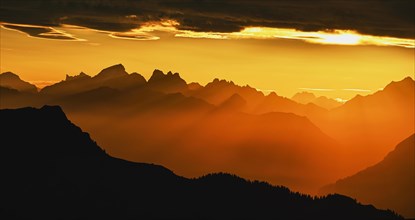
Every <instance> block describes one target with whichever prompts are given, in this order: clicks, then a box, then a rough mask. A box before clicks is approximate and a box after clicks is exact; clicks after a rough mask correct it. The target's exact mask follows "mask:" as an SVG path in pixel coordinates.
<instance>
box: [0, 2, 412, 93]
mask: <svg viewBox="0 0 415 220" xmlns="http://www.w3.org/2000/svg"><path fill="white" fill-rule="evenodd" d="M413 6H414V2H413V1H408V0H399V1H385V0H377V1H365V2H362V1H355V0H353V1H297V2H293V1H250V0H248V1H237V0H228V1H189V0H186V1H175V0H170V1H162V0H157V1H130V0H122V1H100V0H97V1H80V0H66V1H39V0H35V1H33V0H32V1H25V0H24V1H8V0H5V1H3V2H2V5H1V6H0V12H1V13H0V22H1V28H0V31H1V58H0V61H1V65H0V71H1V72H6V71H12V72H15V73H18V74H19V75H20V76H21V77H22V79H24V80H27V81H31V82H33V83H35V84H37V85H38V86H43V85H45V84H50V83H51V82H55V81H60V80H62V79H63V78H64V76H65V74H69V75H75V74H78V73H79V70H82V71H84V72H86V73H88V74H89V75H95V74H96V73H97V72H99V67H102V66H110V65H113V64H115V63H123V64H124V65H125V66H127V67H128V69H127V71H128V72H134V71H136V72H139V73H140V74H142V75H143V76H144V77H146V78H147V79H148V78H149V77H150V75H151V73H152V71H153V70H154V69H156V68H157V69H161V70H164V71H165V72H167V71H169V70H171V71H173V72H180V74H181V75H182V76H183V78H185V79H187V81H189V82H192V81H195V82H200V83H201V84H206V83H208V82H210V81H212V80H213V79H214V78H224V79H228V80H233V81H235V82H236V83H238V84H241V85H245V84H249V85H251V86H252V87H255V88H258V89H261V90H263V91H264V92H270V91H275V92H276V93H277V94H280V95H283V96H287V97H291V96H292V95H293V94H295V93H297V92H302V91H312V92H313V93H316V94H317V95H319V96H321V95H323V96H327V97H330V98H340V99H350V98H352V97H354V96H355V95H356V94H362V95H366V94H369V93H372V92H375V91H377V90H378V89H379V88H382V86H384V85H385V84H387V83H389V82H390V81H397V80H400V79H402V78H404V77H405V76H412V77H413V75H414V65H415V61H414V60H415V55H414V53H413V50H414V49H413V48H414V45H415V43H414V30H413V16H412V13H411V10H410V9H411V8H413Z"/></svg>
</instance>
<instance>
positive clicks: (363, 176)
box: [322, 135, 415, 218]
mask: <svg viewBox="0 0 415 220" xmlns="http://www.w3.org/2000/svg"><path fill="white" fill-rule="evenodd" d="M322 192H323V193H341V194H344V195H348V196H352V197H354V198H357V199H358V200H359V201H361V202H364V203H371V204H374V205H376V207H380V208H388V209H393V210H394V211H396V212H398V213H400V214H402V215H404V216H405V217H408V218H415V135H411V136H410V137H409V138H407V139H405V140H404V141H402V142H401V143H400V144H398V145H397V146H396V148H395V150H393V151H392V152H390V153H389V154H388V155H387V156H386V157H385V158H384V159H383V160H382V161H381V162H379V163H377V164H376V165H374V166H372V167H369V168H367V169H365V170H363V171H361V172H359V173H357V174H355V175H353V176H350V177H347V178H344V179H341V180H339V181H337V182H336V183H335V184H332V185H329V186H326V187H325V188H323V189H322Z"/></svg>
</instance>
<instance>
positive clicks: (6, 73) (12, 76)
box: [0, 72, 20, 79]
mask: <svg viewBox="0 0 415 220" xmlns="http://www.w3.org/2000/svg"><path fill="white" fill-rule="evenodd" d="M0 76H1V77H6V78H17V79H20V77H19V75H17V74H15V73H12V72H4V73H2V74H0Z"/></svg>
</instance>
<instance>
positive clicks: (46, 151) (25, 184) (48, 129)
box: [0, 106, 400, 219]
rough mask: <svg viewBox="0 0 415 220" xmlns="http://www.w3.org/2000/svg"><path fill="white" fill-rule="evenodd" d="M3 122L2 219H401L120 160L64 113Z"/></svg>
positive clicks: (41, 112)
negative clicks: (188, 176) (177, 173)
mask: <svg viewBox="0 0 415 220" xmlns="http://www.w3.org/2000/svg"><path fill="white" fill-rule="evenodd" d="M0 121H1V122H2V123H1V130H2V139H1V146H2V149H3V151H2V153H3V155H6V156H5V157H4V158H3V159H2V160H0V161H1V162H0V163H1V164H0V165H1V166H0V167H1V168H0V169H1V170H0V171H1V173H2V181H1V182H0V188H1V195H2V197H1V200H2V204H3V205H2V207H1V212H0V213H1V214H0V215H1V217H2V218H3V219H11V218H18V219H25V218H34V219H60V218H62V219H75V218H76V219H143V218H144V219H278V218H283V219H400V217H399V216H396V215H395V214H393V213H392V212H390V211H381V210H377V209H375V208H374V207H373V206H364V205H360V204H358V203H356V201H355V200H353V199H350V198H348V197H345V196H341V195H329V196H327V197H322V198H312V197H309V196H306V195H300V194H297V193H292V192H290V191H289V190H288V189H287V188H285V187H273V186H271V185H268V184H266V183H261V182H248V181H246V180H244V179H241V178H238V177H236V176H232V175H228V174H211V175H207V176H204V177H201V178H197V179H186V178H182V177H179V176H176V175H175V174H174V173H172V172H171V171H169V170H168V169H166V168H164V167H161V166H157V165H151V164H143V163H132V162H128V161H125V160H120V159H116V158H113V157H111V156H109V155H107V154H106V153H105V152H104V151H103V150H102V149H101V148H99V147H98V146H97V145H96V143H95V142H94V141H92V140H91V139H90V138H89V135H88V134H87V133H83V132H82V131H81V129H80V128H78V127H76V126H75V125H73V124H72V123H71V122H70V121H68V119H67V118H66V116H65V114H64V113H63V112H62V110H61V109H60V108H59V107H48V106H45V107H43V108H41V109H33V108H24V109H16V110H0Z"/></svg>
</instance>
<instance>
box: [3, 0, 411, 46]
mask: <svg viewBox="0 0 415 220" xmlns="http://www.w3.org/2000/svg"><path fill="white" fill-rule="evenodd" d="M414 9H415V1H413V0H364V1H363V0H265V1H259V0H112V1H111V0H85V1H81V0H44V1H41V0H2V4H1V6H0V20H1V21H3V22H9V23H20V24H35V25H42V26H57V25H60V24H62V23H64V24H73V25H79V26H84V27H89V28H94V29H98V30H103V31H115V32H124V31H128V30H131V29H133V28H136V27H139V26H140V25H141V24H142V23H143V22H148V21H160V20H163V19H174V20H177V21H178V22H179V23H180V26H179V27H178V28H179V29H182V30H193V31H215V32H233V31H238V30H241V29H242V28H244V27H246V26H266V27H280V28H295V29H298V30H303V31H317V30H327V29H352V30H357V31H359V32H361V33H365V34H371V35H377V36H393V37H403V38H415V33H414V32H415V30H414V29H415V27H414V25H415V24H414V19H415V18H414V13H413V10H414ZM132 15H133V16H132Z"/></svg>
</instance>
